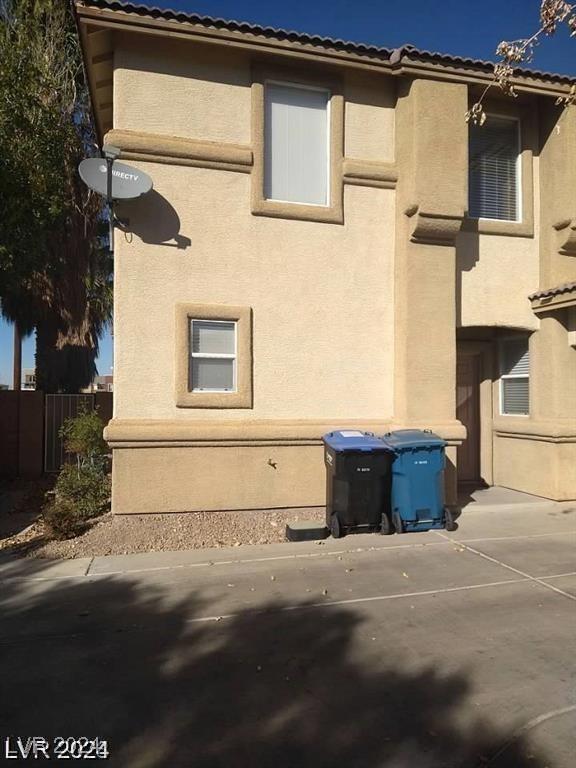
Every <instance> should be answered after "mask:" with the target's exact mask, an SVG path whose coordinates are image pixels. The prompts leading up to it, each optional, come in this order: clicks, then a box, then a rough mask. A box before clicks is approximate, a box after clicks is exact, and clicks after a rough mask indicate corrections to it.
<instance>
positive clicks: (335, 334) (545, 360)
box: [76, 0, 576, 513]
mask: <svg viewBox="0 0 576 768" xmlns="http://www.w3.org/2000/svg"><path fill="white" fill-rule="evenodd" d="M76 10H77V15H78V20H79V28H80V33H81V39H82V45H83V50H84V56H85V61H86V67H87V72H88V77H89V82H90V88H91V94H92V100H93V105H94V112H95V117H96V121H97V127H98V132H99V136H100V139H101V140H102V141H105V142H106V143H108V144H111V145H115V146H117V147H119V148H120V149H121V150H122V155H121V158H122V159H125V160H126V162H128V163H130V164H133V165H135V166H136V167H138V168H141V169H142V170H145V171H146V172H147V173H148V174H150V175H151V176H152V178H153V180H154V191H153V192H152V193H151V194H149V195H148V196H146V197H144V198H142V199H140V200H138V201H135V202H133V203H129V204H126V205H124V206H122V207H121V206H118V211H119V215H123V216H125V217H127V218H129V230H130V234H126V235H125V234H123V233H120V232H118V233H117V236H116V247H115V254H116V259H115V262H116V263H115V302H116V306H115V314H114V329H115V338H114V375H115V392H114V418H113V419H112V421H111V422H110V424H109V425H108V427H107V429H106V437H107V440H108V441H109V443H110V445H111V447H112V449H113V453H114V470H113V472H114V477H113V509H114V511H116V512H120V513H132V512H134V513H136V512H173V511H182V510H211V509H212V510H215V509H234V508H268V507H284V506H288V507H290V506H308V505H322V504H323V503H324V499H325V495H324V494H325V489H324V482H325V480H324V466H323V450H322V444H321V436H322V434H323V433H325V432H327V431H328V430H330V429H332V428H335V427H357V428H360V429H368V430H371V431H374V432H376V433H383V432H386V431H387V430H389V429H394V428H401V427H408V426H410V427H413V426H414V427H422V428H428V429H432V430H434V431H435V432H437V433H438V434H440V435H441V436H442V437H444V438H445V439H446V440H447V441H448V449H447V454H448V472H447V496H448V500H449V501H454V499H455V494H456V481H457V479H458V480H460V481H461V482H481V481H483V482H485V483H487V484H489V485H492V484H496V485H503V486H506V487H509V488H515V489H519V490H522V491H527V492H530V493H534V494H538V495H541V496H545V497H550V498H552V499H562V500H566V499H576V472H575V471H574V467H575V466H576V349H575V348H574V345H575V344H576V340H575V338H574V337H575V335H576V201H575V190H576V109H574V108H571V109H568V110H566V111H565V112H562V110H561V109H560V108H558V107H557V106H555V101H556V99H557V98H559V97H562V96H565V95H566V94H568V93H569V91H570V87H571V86H572V85H573V83H574V81H573V80H571V79H569V78H567V77H561V76H558V75H548V74H542V73H538V72H529V71H526V72H525V73H524V74H518V76H517V77H516V78H515V83H516V89H517V91H518V98H516V99H511V98H505V97H502V96H501V95H499V93H498V91H497V90H496V89H494V90H492V91H490V93H489V99H488V100H486V108H487V111H488V112H489V113H490V117H489V119H488V121H487V123H486V125H485V126H484V127H483V128H475V127H471V126H468V125H467V123H466V122H465V120H464V114H465V112H466V111H467V109H468V108H469V105H470V104H471V103H472V102H474V101H475V100H476V99H477V97H478V95H479V94H480V93H481V92H482V90H483V89H484V88H485V86H486V84H487V83H489V82H490V81H491V77H492V68H491V66H490V65H489V64H488V63H485V62H479V61H473V60H470V59H462V58H457V57H453V56H445V55H441V54H435V53H429V52H425V51H418V50H416V49H414V48H412V47H410V46H407V47H405V48H403V49H399V50H395V51H390V50H386V49H380V48H374V47H369V46H364V45H357V44H353V43H345V42H342V41H333V40H329V39H323V38H319V37H311V36H309V35H301V34H296V33H288V32H284V31H282V30H271V29H265V28H261V27H257V26H251V25H249V24H241V23H237V22H224V21H222V20H215V19H209V18H205V17H199V16H194V15H186V14H183V13H174V12H171V11H161V10H158V9H154V10H153V11H149V10H147V9H146V8H143V7H138V6H135V5H131V4H127V5H125V6H122V5H121V4H120V3H118V2H107V0H84V1H83V2H81V0H77V2H76Z"/></svg>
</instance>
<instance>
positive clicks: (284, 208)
mask: <svg viewBox="0 0 576 768" xmlns="http://www.w3.org/2000/svg"><path fill="white" fill-rule="evenodd" d="M268 82H270V83H275V84H278V85H286V86H289V87H294V88H304V89H305V88H308V89H312V90H319V91H328V93H329V99H328V109H327V119H328V147H327V149H328V159H329V162H328V179H327V182H328V196H327V197H328V202H327V204H326V205H320V204H317V203H297V202H288V201H282V200H273V199H269V198H266V197H265V196H264V180H265V168H264V163H265V111H266V101H265V99H266V94H265V89H266V83H268ZM252 145H253V151H254V165H253V168H252V173H251V183H252V194H251V198H252V201H251V202H252V214H253V215H254V216H272V217H276V218H282V219H301V220H304V221H320V222H326V223H332V224H343V223H344V206H343V172H342V167H343V158H344V97H343V91H342V83H341V80H340V79H339V78H337V77H332V76H330V75H326V74H325V73H323V72H320V71H318V72H316V71H315V70H312V69H310V68H306V69H300V68H299V67H282V66H263V65H256V66H254V67H253V70H252Z"/></svg>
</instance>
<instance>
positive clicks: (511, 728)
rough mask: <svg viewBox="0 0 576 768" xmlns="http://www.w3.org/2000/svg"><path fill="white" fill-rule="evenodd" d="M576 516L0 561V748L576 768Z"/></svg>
mask: <svg viewBox="0 0 576 768" xmlns="http://www.w3.org/2000/svg"><path fill="white" fill-rule="evenodd" d="M575 545H576V510H574V511H573V510H570V509H569V508H567V509H562V508H559V507H555V508H553V509H549V510H547V511H545V512H542V510H539V509H538V510H537V509H534V508H530V507H528V508H525V509H524V508H522V507H521V506H518V507H517V508H515V509H514V510H512V511H507V512H502V511H498V512H490V511H486V512H483V513H478V514H476V513H474V514H469V515H465V516H463V518H461V527H460V529H459V530H458V531H457V532H455V533H453V534H446V533H445V532H435V533H424V534H404V535H402V536H390V537H381V536H375V535H363V536H348V537H346V538H344V539H341V540H337V541H335V540H327V541H326V542H325V543H322V544H316V543H301V544H284V545H270V546H257V547H240V548H233V549H218V550H203V551H194V552H177V553H150V554H139V555H127V556H122V557H103V558H94V559H92V560H91V559H84V560H81V561H67V562H60V563H56V562H55V563H46V562H42V561H34V560H28V561H21V560H19V561H18V560H15V559H13V558H6V557H5V558H4V559H3V560H2V561H0V580H1V583H0V608H1V610H2V622H1V625H0V667H1V669H0V672H1V674H2V678H1V679H2V686H0V722H1V723H2V732H3V733H5V734H16V735H20V736H27V735H36V734H44V735H46V736H48V735H61V736H78V735H84V736H94V737H95V736H100V737H101V738H104V739H108V741H109V748H110V755H111V757H110V760H109V764H110V765H113V766H121V767H122V768H137V767H138V768H140V767H145V766H146V767H152V766H154V767H156V766H183V767H184V766H186V767H187V768H188V767H189V766H194V768H213V767H214V768H219V767H220V766H222V768H224V766H226V768H229V767H230V766H233V767H234V768H235V767H236V766H237V767H238V768H243V767H244V766H258V768H262V767H267V766H271V767H272V766H274V768H289V767H290V768H308V767H310V768H312V766H325V767H326V768H327V767H328V766H330V767H332V766H334V768H336V767H338V768H340V767H341V766H342V767H343V766H346V768H347V767H348V766H351V767H353V768H376V767H378V768H379V767H380V766H387V767H388V766H390V768H416V767H417V768H440V767H442V768H450V767H451V766H454V767H456V766H459V767H460V768H476V766H478V768H480V766H490V767H491V768H495V767H496V768H502V767H503V766H509V768H544V767H545V766H548V768H573V765H574V760H573V755H574V753H575V749H576V744H575V742H574V736H573V734H574V725H575V724H576V699H575V696H574V690H575V689H574V679H573V669H574V667H573V644H574V636H575V633H576V547H575Z"/></svg>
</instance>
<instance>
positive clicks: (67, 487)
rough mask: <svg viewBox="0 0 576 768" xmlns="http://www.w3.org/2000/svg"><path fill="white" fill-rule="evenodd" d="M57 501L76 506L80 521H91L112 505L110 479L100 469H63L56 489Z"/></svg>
mask: <svg viewBox="0 0 576 768" xmlns="http://www.w3.org/2000/svg"><path fill="white" fill-rule="evenodd" d="M54 491H55V497H56V499H57V500H59V499H66V500H67V501H70V502H71V503H73V504H74V505H75V506H76V509H77V514H78V519H79V520H89V519H90V518H92V517H97V516H98V515H101V514H103V512H106V511H107V509H108V506H109V503H110V477H109V476H108V475H106V474H105V473H104V472H102V470H101V469H100V468H99V467H91V466H86V467H80V469H79V468H78V467H75V466H73V465H72V464H67V465H65V466H64V467H62V470H61V471H60V475H59V476H58V480H57V481H56V485H55V487H54Z"/></svg>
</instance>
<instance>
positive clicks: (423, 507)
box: [382, 429, 458, 533]
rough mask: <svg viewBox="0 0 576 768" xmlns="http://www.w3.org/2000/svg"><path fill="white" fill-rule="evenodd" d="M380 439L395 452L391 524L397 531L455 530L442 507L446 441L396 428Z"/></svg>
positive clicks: (435, 436) (416, 431)
mask: <svg viewBox="0 0 576 768" xmlns="http://www.w3.org/2000/svg"><path fill="white" fill-rule="evenodd" d="M382 439H383V441H384V442H385V443H386V444H387V445H388V446H390V448H391V450H392V451H393V452H394V459H393V461H392V523H393V525H394V528H395V529H396V532H397V533H403V532H404V531H429V530H432V529H435V528H446V529H447V530H455V529H456V528H457V527H458V526H457V525H456V524H455V522H454V518H453V514H452V512H451V511H450V510H449V509H447V508H446V507H445V506H444V467H445V464H446V457H445V453H444V449H445V447H446V443H445V441H444V440H442V438H441V437H438V435H435V434H434V433H433V432H430V431H426V430H420V429H399V430H396V431H395V432H389V433H388V434H387V435H384V437H383V438H382Z"/></svg>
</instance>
